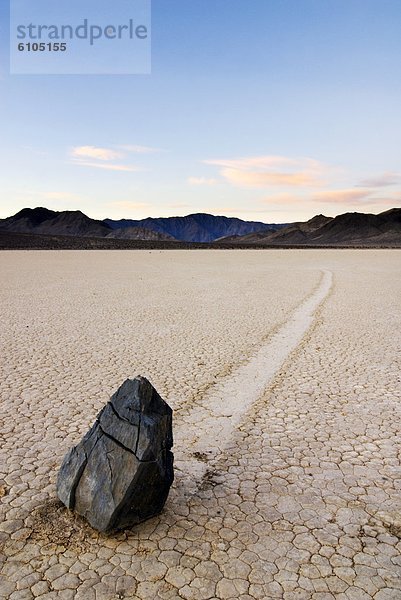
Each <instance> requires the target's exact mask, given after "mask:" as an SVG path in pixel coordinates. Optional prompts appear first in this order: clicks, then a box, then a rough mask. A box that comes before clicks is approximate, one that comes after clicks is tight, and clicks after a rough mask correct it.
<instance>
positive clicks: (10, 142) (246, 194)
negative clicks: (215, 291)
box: [0, 0, 401, 222]
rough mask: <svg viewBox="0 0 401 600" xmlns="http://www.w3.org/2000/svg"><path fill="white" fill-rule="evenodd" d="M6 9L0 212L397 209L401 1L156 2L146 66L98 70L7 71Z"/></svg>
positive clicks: (400, 189)
mask: <svg viewBox="0 0 401 600" xmlns="http://www.w3.org/2000/svg"><path fill="white" fill-rule="evenodd" d="M11 1H13V0H11ZM99 1H100V0H99ZM1 6H2V8H1V9H0V19H1V21H0V23H1V31H0V39H1V40H2V41H1V42H0V161H1V166H2V168H1V170H0V198H1V203H0V217H5V216H9V215H10V214H12V213H15V212H16V211H17V210H19V209H21V208H23V207H25V206H30V207H34V206H46V207H48V208H52V209H54V210H75V209H81V210H83V211H84V212H85V213H86V214H88V215H89V216H91V217H95V218H105V217H111V218H121V217H127V218H142V217H146V216H171V215H184V214H189V213H191V212H210V213H213V214H226V215H228V216H238V217H241V218H244V219H250V220H258V221H265V222H289V221H294V220H306V219H308V218H310V217H312V216H314V215H315V214H318V213H324V214H327V215H331V216H334V215H336V214H340V213H343V212H348V211H359V212H373V213H378V212H381V211H384V210H387V209H389V208H391V207H393V206H400V205H401V164H400V163H401V152H400V147H401V143H400V142H401V139H400V137H401V136H400V133H401V109H400V106H401V36H400V33H399V32H400V25H401V2H400V1H399V0H168V1H166V0H153V2H152V73H151V75H98V76H96V75H77V76H74V75H59V76H57V75H10V74H9V72H8V71H9V52H8V40H7V35H8V34H7V31H8V27H9V15H8V11H7V9H6V7H5V6H4V5H3V4H2V5H1Z"/></svg>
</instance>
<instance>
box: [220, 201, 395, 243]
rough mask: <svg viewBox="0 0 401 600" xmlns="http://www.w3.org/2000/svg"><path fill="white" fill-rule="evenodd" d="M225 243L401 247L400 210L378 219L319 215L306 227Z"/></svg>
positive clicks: (344, 215)
mask: <svg viewBox="0 0 401 600" xmlns="http://www.w3.org/2000/svg"><path fill="white" fill-rule="evenodd" d="M222 241H223V242H228V241H230V242H233V243H241V244H243V243H247V244H255V243H257V244H266V245H297V244H301V245H322V246H326V245H327V246H330V245H340V246H341V245H350V246H356V245H379V246H380V245H384V246H386V245H395V246H401V208H392V209H390V210H387V211H385V212H383V213H380V214H379V215H372V214H365V213H357V212H353V213H344V214H342V215H338V216H337V217H325V216H324V215H317V216H316V217H313V219H310V220H309V221H306V222H305V223H293V224H291V225H288V226H287V227H284V228H283V229H281V230H280V231H276V232H272V233H268V234H265V233H263V232H257V233H255V234H250V235H246V236H240V237H236V238H225V239H224V240H222Z"/></svg>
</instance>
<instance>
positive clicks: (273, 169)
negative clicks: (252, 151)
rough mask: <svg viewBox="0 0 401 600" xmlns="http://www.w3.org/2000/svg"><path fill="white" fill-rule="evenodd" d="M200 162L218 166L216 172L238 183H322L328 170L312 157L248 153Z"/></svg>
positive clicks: (301, 184) (278, 184) (305, 184)
mask: <svg viewBox="0 0 401 600" xmlns="http://www.w3.org/2000/svg"><path fill="white" fill-rule="evenodd" d="M203 162H204V163H205V164H208V165H214V166H217V167H219V173H220V175H221V176H222V177H223V178H224V179H225V180H226V181H227V182H228V183H230V184H231V185H234V186H238V187H257V188H269V187H286V186H290V187H310V186H312V187H314V186H319V185H323V183H324V181H323V177H324V175H325V174H326V172H327V170H328V168H327V167H326V166H325V165H323V164H322V163H320V162H319V161H317V160H314V159H312V158H291V157H286V156H252V157H245V158H237V159H213V160H205V161H203Z"/></svg>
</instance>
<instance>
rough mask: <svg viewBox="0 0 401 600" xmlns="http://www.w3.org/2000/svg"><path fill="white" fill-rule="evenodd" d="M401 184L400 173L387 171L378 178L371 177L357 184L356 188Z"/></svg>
mask: <svg viewBox="0 0 401 600" xmlns="http://www.w3.org/2000/svg"><path fill="white" fill-rule="evenodd" d="M400 182H401V175H399V174H398V173H392V172H390V171H387V172H386V173H383V174H382V175H377V176H376V177H371V178H368V179H363V180H362V181H360V182H359V183H357V184H356V187H373V188H378V187H388V186H391V185H397V184H398V183H400Z"/></svg>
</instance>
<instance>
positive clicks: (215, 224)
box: [104, 213, 285, 242]
mask: <svg viewBox="0 0 401 600" xmlns="http://www.w3.org/2000/svg"><path fill="white" fill-rule="evenodd" d="M104 223H106V224H107V225H109V226H110V227H112V228H113V229H117V228H124V227H146V229H152V230H153V231H157V232H159V233H164V234H167V235H170V236H172V237H173V238H175V239H176V240H181V241H185V242H213V241H214V240H217V239H219V238H221V237H225V236H232V235H245V234H248V233H252V232H255V231H264V232H269V231H277V230H278V229H280V228H282V227H285V225H276V224H270V225H269V224H267V223H261V222H257V221H243V220H242V219H237V218H234V217H221V216H214V215H209V214H207V213H195V214H192V215H188V216H186V217H160V218H152V217H148V218H147V219H140V220H133V219H122V220H120V221H114V220H112V219H105V221H104Z"/></svg>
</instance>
